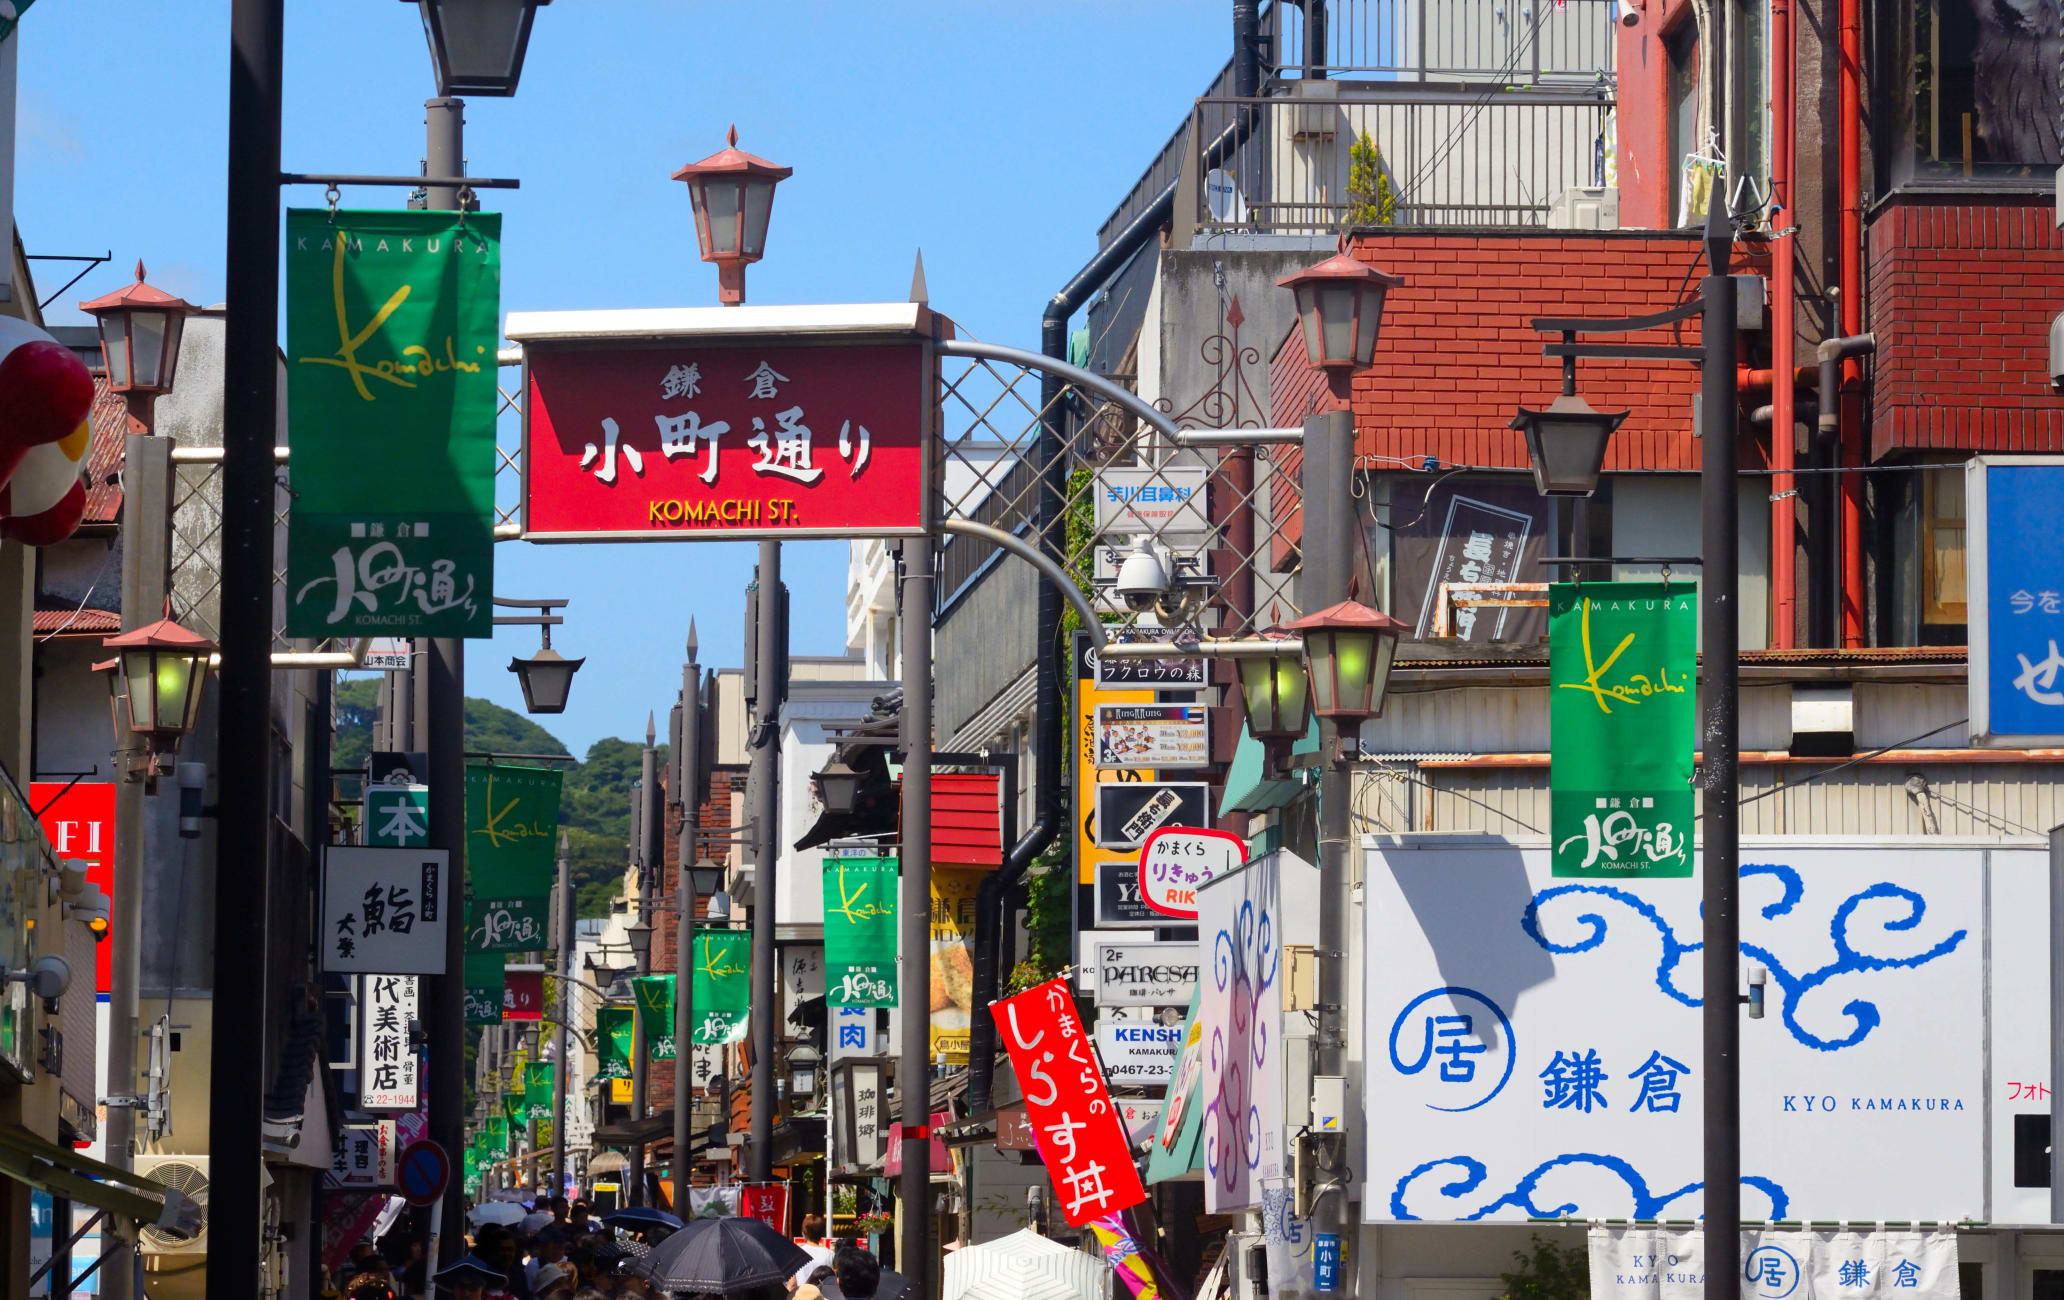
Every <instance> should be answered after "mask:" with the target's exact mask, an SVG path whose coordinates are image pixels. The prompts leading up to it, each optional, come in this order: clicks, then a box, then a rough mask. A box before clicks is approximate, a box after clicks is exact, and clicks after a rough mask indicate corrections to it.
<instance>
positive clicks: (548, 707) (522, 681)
mask: <svg viewBox="0 0 2064 1300" xmlns="http://www.w3.org/2000/svg"><path fill="white" fill-rule="evenodd" d="M494 603H495V608H497V609H535V610H539V611H541V612H540V613H536V614H497V615H495V616H494V625H495V626H496V627H514V626H531V625H535V626H536V627H537V630H538V635H539V637H540V638H541V640H540V644H539V646H538V652H537V653H536V654H535V655H532V656H531V657H530V658H528V659H522V658H515V657H512V658H511V659H510V660H509V671H510V672H512V673H515V674H516V684H517V685H518V686H520V687H521V688H522V689H523V711H524V712H525V713H564V712H566V697H567V696H568V695H570V694H571V693H572V692H573V675H574V674H575V673H577V672H579V671H580V667H581V665H582V664H584V663H586V662H587V660H586V659H585V658H582V659H568V658H567V657H566V656H565V655H562V654H560V653H559V652H558V651H557V650H554V649H553V648H552V629H553V628H555V627H557V626H559V625H560V624H562V623H564V622H565V621H566V619H565V616H563V615H560V614H555V613H553V612H552V611H553V610H556V609H562V608H564V607H565V606H566V605H568V604H570V603H571V602H570V601H565V600H513V599H509V598H506V597H502V596H496V597H495V598H494Z"/></svg>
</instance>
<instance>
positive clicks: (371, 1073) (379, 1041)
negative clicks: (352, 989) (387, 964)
mask: <svg viewBox="0 0 2064 1300" xmlns="http://www.w3.org/2000/svg"><path fill="white" fill-rule="evenodd" d="M418 991H419V990H418V989H417V985H416V977H415V976H413V975H368V976H366V977H365V980H364V989H363V992H362V993H361V996H360V998H359V1015H358V1022H359V1024H360V1026H362V1030H363V1033H364V1035H365V1038H364V1046H363V1048H362V1049H361V1050H360V1052H359V1058H358V1061H359V1065H358V1106H359V1109H360V1110H414V1109H415V1108H416V1106H417V1104H418V1102H419V1100H420V1097H419V1092H420V1088H419V1084H420V1073H419V1072H420V1067H421V1062H420V1059H419V1058H418V1057H417V1055H416V1049H415V1048H414V1047H413V1046H411V1045H410V1043H409V1025H410V1024H411V1023H412V1022H413V1021H414V1020H415V1019H416V1017H417V1014H418V1012H417V1006H418V1003H417V994H418Z"/></svg>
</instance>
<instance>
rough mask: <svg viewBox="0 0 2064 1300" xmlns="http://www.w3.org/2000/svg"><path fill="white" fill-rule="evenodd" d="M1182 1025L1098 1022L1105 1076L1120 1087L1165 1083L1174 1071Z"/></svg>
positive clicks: (1098, 1051) (1098, 1041)
mask: <svg viewBox="0 0 2064 1300" xmlns="http://www.w3.org/2000/svg"><path fill="white" fill-rule="evenodd" d="M1182 1032H1183V1031H1182V1028H1181V1027H1180V1026H1178V1025H1163V1024H1158V1023H1155V1022H1152V1021H1146V1020H1110V1019H1103V1020H1099V1021H1098V1022H1097V1027H1096V1044H1097V1054H1098V1055H1099V1056H1101V1057H1102V1058H1103V1061H1104V1077H1105V1078H1107V1079H1109V1080H1110V1081H1111V1082H1112V1083H1114V1084H1116V1085H1118V1086H1119V1087H1121V1088H1126V1087H1135V1086H1152V1085H1155V1084H1165V1083H1167V1082H1168V1080H1169V1079H1170V1077H1172V1076H1173V1075H1174V1073H1175V1054H1176V1051H1177V1049H1178V1048H1180V1047H1181V1046H1182Z"/></svg>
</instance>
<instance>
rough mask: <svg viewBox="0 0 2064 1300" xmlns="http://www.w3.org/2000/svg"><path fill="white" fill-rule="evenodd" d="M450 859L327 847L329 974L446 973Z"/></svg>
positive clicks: (325, 948) (424, 852)
mask: <svg viewBox="0 0 2064 1300" xmlns="http://www.w3.org/2000/svg"><path fill="white" fill-rule="evenodd" d="M449 859H450V854H448V853H446V852H445V851H444V850H443V849H375V848H367V847H364V846H361V845H348V844H332V845H329V846H328V847H327V848H325V849H324V850H323V880H322V923H321V925H320V926H319V927H318V933H319V934H320V936H321V937H320V942H321V944H322V948H321V952H322V968H323V970H324V971H326V972H328V973H330V974H333V975H334V974H368V975H442V974H444V927H445V925H446V923H447V918H448V917H449V916H450V913H451V908H450V906H449V901H450V900H449V897H448V895H449V894H450V892H451V872H450V871H449V870H448V869H447V864H448V861H449Z"/></svg>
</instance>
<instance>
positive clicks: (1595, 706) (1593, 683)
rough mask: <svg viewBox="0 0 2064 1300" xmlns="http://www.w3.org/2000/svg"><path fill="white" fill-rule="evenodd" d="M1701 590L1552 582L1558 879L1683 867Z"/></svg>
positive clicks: (1662, 872) (1679, 585)
mask: <svg viewBox="0 0 2064 1300" xmlns="http://www.w3.org/2000/svg"><path fill="white" fill-rule="evenodd" d="M1697 669H1698V592H1697V589H1696V588H1695V587H1694V586H1693V585H1692V584H1691V583H1688V582H1667V581H1665V582H1584V583H1577V582H1569V583H1554V584H1551V585H1550V586H1549V588H1548V686H1549V689H1548V725H1549V736H1550V752H1549V768H1548V786H1549V817H1550V821H1549V825H1550V836H1549V838H1550V839H1551V840H1552V841H1553V843H1554V846H1555V874H1556V875H1558V876H1590V877H1597V878H1622V877H1636V876H1688V875H1690V874H1691V833H1692V826H1691V817H1692V797H1691V753H1692V740H1693V730H1694V725H1695V718H1696V715H1697V708H1698V691H1697V686H1698V679H1697Z"/></svg>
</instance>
